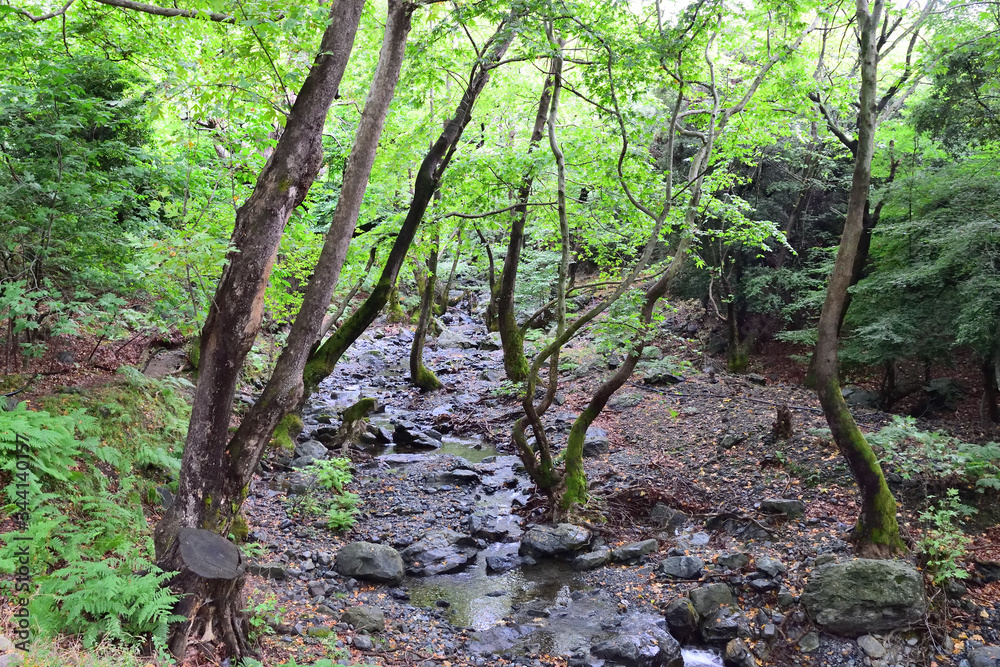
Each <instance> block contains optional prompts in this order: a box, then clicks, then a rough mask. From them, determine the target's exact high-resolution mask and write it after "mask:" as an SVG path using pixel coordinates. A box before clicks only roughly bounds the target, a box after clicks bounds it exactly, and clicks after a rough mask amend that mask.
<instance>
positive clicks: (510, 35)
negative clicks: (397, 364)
mask: <svg viewBox="0 0 1000 667" xmlns="http://www.w3.org/2000/svg"><path fill="white" fill-rule="evenodd" d="M521 11H522V10H512V11H511V13H510V14H509V15H508V17H507V18H506V19H505V20H504V21H503V22H502V23H501V24H500V25H499V26H498V27H497V30H496V32H495V33H494V34H493V36H492V37H491V38H490V40H489V42H488V43H487V44H486V46H485V49H484V50H485V52H486V55H485V56H484V57H483V59H482V60H481V61H479V62H477V63H476V64H475V65H474V66H473V70H472V75H471V76H470V77H469V85H468V87H467V88H466V89H465V92H464V94H463V95H462V100H461V101H460V102H459V104H458V108H457V109H456V110H455V115H454V116H453V117H452V119H451V120H450V121H449V122H448V124H447V125H446V126H445V128H444V131H443V132H442V133H441V136H439V137H438V139H437V141H435V142H434V144H433V145H432V146H431V149H430V151H428V153H427V155H426V156H425V157H424V160H423V162H422V163H421V165H420V169H418V170H417V176H416V178H415V179H414V186H413V198H412V199H411V201H410V208H409V210H408V211H407V214H406V218H405V219H404V220H403V225H402V227H401V228H400V230H399V234H397V235H396V240H395V242H394V243H393V245H392V249H391V250H390V251H389V257H388V258H387V259H386V263H385V267H384V268H383V269H382V274H381V276H380V277H379V280H378V283H377V284H376V285H375V289H373V290H372V293H371V294H370V295H369V296H368V298H367V299H365V301H364V303H362V304H361V306H360V307H358V309H357V310H356V311H354V313H353V314H352V315H351V317H349V318H348V319H347V321H346V322H344V324H343V325H341V326H340V327H339V328H338V329H337V330H336V331H335V332H334V333H333V334H332V335H331V336H330V338H328V339H327V340H326V342H324V343H323V344H322V345H320V346H319V348H318V349H317V350H316V351H315V352H313V353H312V354H311V355H310V357H309V361H308V362H307V363H306V367H305V371H304V374H303V379H304V382H305V387H306V395H308V394H309V393H310V392H311V391H313V390H314V389H315V388H316V387H317V386H319V383H320V382H321V381H322V380H323V379H324V378H325V377H327V376H328V375H330V373H332V372H333V369H334V368H335V367H336V365H337V362H338V361H339V360H340V358H341V357H342V356H343V354H344V352H346V351H347V348H349V347H350V346H351V344H352V343H354V341H355V340H357V338H358V336H360V335H361V334H362V333H364V332H365V330H366V329H367V328H368V327H369V325H371V323H372V322H374V321H375V318H376V317H378V314H379V313H380V312H381V311H382V308H384V307H385V304H386V301H387V299H388V298H389V292H390V291H391V290H392V288H393V287H394V286H395V284H396V278H397V277H398V276H399V270H400V268H402V266H403V261H404V260H405V259H406V253H407V251H409V248H410V244H411V243H413V237H414V235H415V234H416V232H417V228H418V227H419V226H420V222H421V220H423V217H424V213H425V212H426V210H427V206H428V204H429V203H430V201H431V197H433V196H434V193H435V192H436V191H437V188H438V184H439V183H440V182H441V177H442V176H443V175H444V171H445V169H447V167H448V164H449V162H451V158H452V156H453V155H454V153H455V151H456V150H457V149H458V142H459V140H460V139H461V138H462V132H463V131H464V130H465V127H466V125H468V123H469V120H470V119H471V118H472V108H473V106H474V105H475V102H476V99H477V98H478V97H479V94H480V93H481V92H482V91H483V88H485V87H486V83H487V82H488V81H489V78H490V73H491V72H492V70H493V68H494V67H496V65H497V64H498V63H499V62H500V61H501V60H502V59H503V55H504V54H505V53H506V52H507V49H508V48H509V47H510V45H511V42H513V40H514V37H515V34H516V27H517V24H518V23H519V22H520V18H521V13H520V12H521Z"/></svg>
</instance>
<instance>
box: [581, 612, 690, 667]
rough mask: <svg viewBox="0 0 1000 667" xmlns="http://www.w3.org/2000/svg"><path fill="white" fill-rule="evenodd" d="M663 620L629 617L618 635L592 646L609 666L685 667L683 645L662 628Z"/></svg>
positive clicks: (616, 631)
mask: <svg viewBox="0 0 1000 667" xmlns="http://www.w3.org/2000/svg"><path fill="white" fill-rule="evenodd" d="M662 623H663V621H662V619H656V618H655V617H651V616H649V615H647V614H636V615H634V616H629V617H626V618H625V619H624V620H623V621H622V624H621V626H620V627H618V628H617V629H616V630H615V636H614V637H612V638H610V639H606V640H604V641H602V642H599V643H597V644H595V645H594V646H592V647H591V649H590V652H591V653H592V654H593V655H595V656H597V657H598V658H601V659H603V660H605V661H606V663H605V664H607V665H621V666H622V667H684V658H683V657H682V656H681V646H680V644H678V643H677V640H676V639H674V638H673V637H672V636H671V635H670V633H669V632H667V631H666V630H664V629H663V628H662V627H660V625H659V624H662Z"/></svg>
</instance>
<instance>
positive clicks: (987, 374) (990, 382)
mask: <svg viewBox="0 0 1000 667" xmlns="http://www.w3.org/2000/svg"><path fill="white" fill-rule="evenodd" d="M981 368H982V372H983V398H982V401H981V403H980V407H981V410H980V412H981V414H982V418H983V421H990V422H993V423H994V424H996V423H998V422H1000V406H998V405H997V372H996V368H995V366H994V362H993V361H992V360H989V359H987V360H985V361H983V363H982V366H981Z"/></svg>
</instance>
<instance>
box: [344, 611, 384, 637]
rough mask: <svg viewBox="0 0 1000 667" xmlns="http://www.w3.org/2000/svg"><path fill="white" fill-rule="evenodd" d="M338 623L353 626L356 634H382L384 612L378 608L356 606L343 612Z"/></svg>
mask: <svg viewBox="0 0 1000 667" xmlns="http://www.w3.org/2000/svg"><path fill="white" fill-rule="evenodd" d="M340 622H341V623H347V624H348V625H353V626H354V629H355V630H356V631H357V632H361V631H362V630H366V631H368V632H382V631H383V630H385V612H383V611H382V610H381V609H379V608H378V607H372V606H369V605H358V606H357V607H351V608H350V609H348V610H347V611H345V612H344V613H343V615H342V616H341V617H340Z"/></svg>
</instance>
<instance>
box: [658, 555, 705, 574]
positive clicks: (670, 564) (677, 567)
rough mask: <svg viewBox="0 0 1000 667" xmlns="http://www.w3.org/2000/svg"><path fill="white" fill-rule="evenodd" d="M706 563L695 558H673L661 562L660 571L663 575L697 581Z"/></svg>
mask: <svg viewBox="0 0 1000 667" xmlns="http://www.w3.org/2000/svg"><path fill="white" fill-rule="evenodd" d="M704 567H705V561H703V560H702V559H700V558H696V557H695V556H671V557H670V558H665V559H664V560H661V561H660V565H659V568H658V569H659V570H660V572H662V573H663V574H665V575H667V576H670V577H675V578H677V579H697V578H699V577H700V576H701V570H702V568H704Z"/></svg>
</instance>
